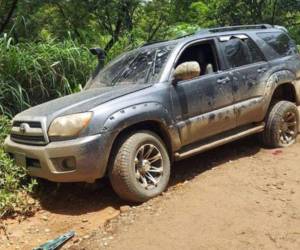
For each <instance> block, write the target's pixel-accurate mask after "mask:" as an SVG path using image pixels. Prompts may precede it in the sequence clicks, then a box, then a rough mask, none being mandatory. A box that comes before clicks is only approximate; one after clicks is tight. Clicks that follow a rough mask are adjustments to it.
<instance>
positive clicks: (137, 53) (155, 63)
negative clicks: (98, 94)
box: [88, 46, 174, 88]
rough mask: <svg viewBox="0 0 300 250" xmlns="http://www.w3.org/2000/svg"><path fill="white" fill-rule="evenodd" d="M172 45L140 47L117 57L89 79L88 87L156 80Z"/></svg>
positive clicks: (152, 81)
mask: <svg viewBox="0 0 300 250" xmlns="http://www.w3.org/2000/svg"><path fill="white" fill-rule="evenodd" d="M173 48H174V46H160V47H155V48H147V47H145V48H140V49H137V50H133V51H130V52H128V53H125V54H123V55H121V56H120V57H118V58H117V59H115V60H113V61H112V62H111V63H109V64H108V65H107V66H106V67H105V68H104V69H103V70H101V71H100V72H99V73H98V75H97V76H96V77H94V78H93V79H91V82H90V84H89V86H88V88H98V87H105V86H116V85H121V84H145V83H154V82H156V81H158V79H159V77H160V74H161V72H162V70H163V68H164V66H165V64H166V62H167V59H168V57H169V55H170V52H171V51H172V49H173Z"/></svg>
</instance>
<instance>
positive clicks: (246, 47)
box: [221, 37, 264, 68]
mask: <svg viewBox="0 0 300 250" xmlns="http://www.w3.org/2000/svg"><path fill="white" fill-rule="evenodd" d="M221 44H222V48H223V51H224V54H225V56H226V58H227V61H228V63H229V66H230V67H231V68H235V67H240V66H243V65H247V64H252V63H256V62H261V61H264V58H263V55H262V53H261V51H260V50H259V49H258V47H257V46H256V44H255V43H254V42H253V41H252V40H251V39H249V38H246V39H240V38H236V37H233V38H231V39H230V40H228V41H223V42H221Z"/></svg>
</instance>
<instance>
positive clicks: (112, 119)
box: [103, 102, 181, 150]
mask: <svg viewBox="0 0 300 250" xmlns="http://www.w3.org/2000/svg"><path fill="white" fill-rule="evenodd" d="M147 121H150V122H151V121H154V122H157V123H159V124H160V125H161V127H162V128H164V130H165V132H167V133H168V136H169V138H170V142H171V144H172V148H173V150H174V149H175V150H176V149H177V148H178V147H180V145H181V142H180V138H179V133H178V130H177V128H176V127H175V126H173V124H174V121H173V119H172V118H171V115H170V113H169V111H168V109H166V108H165V107H164V106H163V105H162V104H160V103H157V102H147V103H141V104H136V105H131V106H129V107H126V108H124V109H121V110H119V111H117V112H115V113H113V114H111V115H110V116H109V117H108V119H107V120H106V121H105V123H104V126H103V130H104V131H105V132H111V133H113V134H115V135H118V134H119V133H120V132H121V131H122V130H124V129H126V128H128V127H130V126H133V125H135V124H138V123H141V122H147Z"/></svg>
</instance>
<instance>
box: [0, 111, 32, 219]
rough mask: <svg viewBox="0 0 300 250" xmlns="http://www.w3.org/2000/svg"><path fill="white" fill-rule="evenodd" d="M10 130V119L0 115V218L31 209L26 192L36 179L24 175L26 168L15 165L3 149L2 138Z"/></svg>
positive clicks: (23, 212)
mask: <svg viewBox="0 0 300 250" xmlns="http://www.w3.org/2000/svg"><path fill="white" fill-rule="evenodd" d="M9 130H10V121H9V120H8V118H6V117H4V116H0V218H2V217H4V216H7V215H10V214H13V213H15V212H19V213H22V214H25V213H26V212H28V211H29V210H30V209H31V204H30V199H31V198H29V196H28V194H29V193H31V192H32V191H33V188H34V187H35V186H36V181H35V180H33V179H31V178H29V177H28V176H27V175H26V170H25V169H24V168H22V167H19V166H16V165H15V164H14V162H13V161H12V160H11V159H10V158H9V157H8V155H7V154H6V153H5V152H4V149H3V140H4V138H5V137H6V135H7V133H8V131H9Z"/></svg>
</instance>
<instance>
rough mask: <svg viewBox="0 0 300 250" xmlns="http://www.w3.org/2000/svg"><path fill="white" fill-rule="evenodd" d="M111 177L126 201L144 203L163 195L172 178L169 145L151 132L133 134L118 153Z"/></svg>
mask: <svg viewBox="0 0 300 250" xmlns="http://www.w3.org/2000/svg"><path fill="white" fill-rule="evenodd" d="M109 178H110V182H111V184H112V187H113V189H114V190H115V192H116V193H117V194H118V195H119V196H120V197H121V198H122V199H124V200H128V201H132V202H144V201H147V200H149V199H151V198H153V197H155V196H157V195H159V194H161V193H162V192H163V191H164V190H165V189H166V187H167V185H168V182H169V178H170V159H169V155H168V152H167V149H166V146H165V144H164V143H163V141H162V140H161V139H160V138H159V137H158V136H157V135H156V134H154V133H152V132H150V131H140V132H136V133H134V134H131V135H129V136H128V137H126V138H125V139H124V140H122V142H121V143H120V145H119V147H118V149H117V151H116V154H115V157H114V160H113V162H112V166H111V168H110V172H109Z"/></svg>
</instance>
